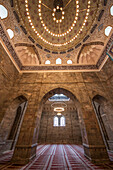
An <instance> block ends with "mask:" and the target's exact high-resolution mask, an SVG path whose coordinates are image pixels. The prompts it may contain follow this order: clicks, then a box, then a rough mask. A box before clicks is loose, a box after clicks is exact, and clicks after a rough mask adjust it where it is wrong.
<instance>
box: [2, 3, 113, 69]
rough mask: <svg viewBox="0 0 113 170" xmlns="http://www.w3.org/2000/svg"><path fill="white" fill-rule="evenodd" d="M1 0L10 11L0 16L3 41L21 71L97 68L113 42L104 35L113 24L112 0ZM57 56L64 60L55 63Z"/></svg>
mask: <svg viewBox="0 0 113 170" xmlns="http://www.w3.org/2000/svg"><path fill="white" fill-rule="evenodd" d="M0 4H2V5H4V7H5V8H6V9H7V10H8V17H7V18H6V19H3V20H0V37H1V42H2V45H3V46H4V48H7V50H8V52H9V55H11V58H12V60H13V62H14V64H15V65H16V67H18V70H19V71H23V72H28V71H97V70H100V68H101V67H102V65H103V64H104V63H105V61H106V59H107V56H106V52H107V50H108V48H109V46H110V44H111V42H112V41H113V34H112V32H113V31H111V34H110V35H109V36H108V37H107V36H105V33H104V31H105V28H106V27H107V26H108V25H111V26H113V18H112V17H113V16H111V15H110V12H109V11H110V10H109V9H110V7H111V5H112V2H111V1H107V0H65V1H64V0H57V1H56V0H9V1H8V2H7V4H6V3H5V2H4V1H3V0H0ZM9 28H10V29H12V30H13V32H14V37H13V38H12V39H10V38H9V36H8V34H7V31H6V30H7V29H9ZM112 30H113V29H112ZM58 58H60V59H61V61H62V64H56V60H57V59H58ZM47 60H49V61H50V64H48V65H47V64H45V62H46V61H47ZM68 60H71V61H72V64H67V61H68Z"/></svg>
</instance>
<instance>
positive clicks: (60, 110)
mask: <svg viewBox="0 0 113 170" xmlns="http://www.w3.org/2000/svg"><path fill="white" fill-rule="evenodd" d="M63 111H64V108H63V107H56V108H54V112H63Z"/></svg>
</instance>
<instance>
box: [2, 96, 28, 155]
mask: <svg viewBox="0 0 113 170" xmlns="http://www.w3.org/2000/svg"><path fill="white" fill-rule="evenodd" d="M26 107H27V99H26V98H25V97H24V96H18V97H17V98H15V99H13V100H12V102H11V103H10V104H9V107H8V108H7V110H6V113H5V114H4V118H3V120H2V121H1V124H0V154H2V153H4V152H5V151H9V150H13V149H14V147H15V144H16V141H17V138H18V135H19V131H20V127H21V124H22V119H23V116H24V113H25V110H26Z"/></svg>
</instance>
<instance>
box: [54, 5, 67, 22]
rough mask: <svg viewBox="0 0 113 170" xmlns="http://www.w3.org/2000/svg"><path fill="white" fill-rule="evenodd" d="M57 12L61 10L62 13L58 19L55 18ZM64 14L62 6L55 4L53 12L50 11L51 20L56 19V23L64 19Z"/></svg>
mask: <svg viewBox="0 0 113 170" xmlns="http://www.w3.org/2000/svg"><path fill="white" fill-rule="evenodd" d="M57 12H61V14H62V17H61V18H60V19H56V15H55V13H57ZM64 14H65V12H64V11H63V8H62V7H59V6H57V7H56V8H53V13H52V16H53V21H56V23H61V22H62V20H63V19H64Z"/></svg>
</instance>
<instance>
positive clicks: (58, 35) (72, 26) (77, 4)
mask: <svg viewBox="0 0 113 170" xmlns="http://www.w3.org/2000/svg"><path fill="white" fill-rule="evenodd" d="M41 2H42V0H39V5H38V7H39V9H38V11H39V17H40V20H41V24H42V26H43V28H44V29H45V31H47V32H48V33H49V34H51V35H52V36H55V37H62V36H65V35H66V34H69V33H70V32H71V31H72V30H73V28H74V27H75V25H76V22H77V20H78V13H79V1H78V0H77V1H76V15H75V19H74V21H73V23H72V25H71V27H70V28H69V29H68V30H67V31H66V32H64V33H62V34H55V33H53V32H51V31H50V30H49V29H48V28H47V26H46V25H45V23H44V21H43V19H42V14H41Z"/></svg>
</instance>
